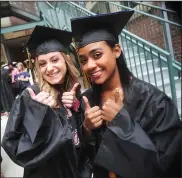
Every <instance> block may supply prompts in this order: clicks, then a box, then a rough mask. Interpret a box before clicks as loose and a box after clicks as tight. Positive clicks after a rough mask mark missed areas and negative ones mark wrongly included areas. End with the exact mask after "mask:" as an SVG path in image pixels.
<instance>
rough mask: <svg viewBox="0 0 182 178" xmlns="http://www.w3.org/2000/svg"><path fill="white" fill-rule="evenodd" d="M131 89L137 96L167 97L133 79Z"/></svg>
mask: <svg viewBox="0 0 182 178" xmlns="http://www.w3.org/2000/svg"><path fill="white" fill-rule="evenodd" d="M131 87H132V88H133V90H134V91H135V94H136V95H138V96H140V97H141V96H148V97H150V98H151V97H159V98H164V97H168V96H167V95H166V94H165V93H164V92H163V91H161V90H159V89H158V88H157V87H155V86H154V85H152V84H150V83H147V82H145V81H143V80H140V79H138V78H135V79H133V81H132V84H131Z"/></svg>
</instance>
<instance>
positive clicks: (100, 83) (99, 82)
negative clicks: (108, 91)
mask: <svg viewBox="0 0 182 178" xmlns="http://www.w3.org/2000/svg"><path fill="white" fill-rule="evenodd" d="M93 82H94V83H95V84H96V85H102V84H104V81H103V80H95V81H93Z"/></svg>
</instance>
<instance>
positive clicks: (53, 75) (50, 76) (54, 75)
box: [49, 72, 58, 77]
mask: <svg viewBox="0 0 182 178" xmlns="http://www.w3.org/2000/svg"><path fill="white" fill-rule="evenodd" d="M57 74H58V72H57V73H55V74H53V75H49V77H54V76H56V75H57Z"/></svg>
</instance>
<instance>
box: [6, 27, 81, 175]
mask: <svg viewBox="0 0 182 178" xmlns="http://www.w3.org/2000/svg"><path fill="white" fill-rule="evenodd" d="M71 39H72V33H71V32H67V31H62V30H58V29H52V28H48V27H43V26H36V27H35V29H34V31H33V33H32V35H31V37H30V39H29V41H28V44H27V46H28V48H29V50H30V52H33V51H35V53H36V59H35V63H36V72H37V76H38V83H37V85H33V86H30V87H28V88H27V89H25V90H24V91H23V92H22V93H21V94H20V96H18V98H17V99H16V100H15V103H14V105H13V108H12V110H11V113H10V116H9V120H8V123H7V126H6V130H5V134H4V137H3V140H2V147H3V148H4V150H5V151H6V153H7V154H8V155H9V157H10V158H11V159H12V160H13V161H14V162H15V163H16V164H18V165H20V166H22V167H24V178H40V177H42V178H79V172H78V170H77V165H78V161H79V154H80V142H81V138H82V125H81V124H82V121H81V120H80V117H79V110H78V108H79V100H78V99H77V98H79V96H80V90H79V83H78V78H77V76H78V71H77V69H76V68H75V67H74V65H73V61H72V58H70V55H69V50H68V49H69V44H70V43H71Z"/></svg>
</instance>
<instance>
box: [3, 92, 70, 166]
mask: <svg viewBox="0 0 182 178" xmlns="http://www.w3.org/2000/svg"><path fill="white" fill-rule="evenodd" d="M61 120H64V118H61V119H60V118H59V117H58V115H57V114H56V113H55V111H53V110H52V109H51V108H50V107H49V106H46V105H44V104H41V103H38V102H37V101H34V100H32V99H31V97H30V96H29V94H28V92H27V91H26V90H25V91H24V92H23V93H22V95H21V96H20V97H18V98H17V99H16V100H15V103H14V105H13V108H12V111H11V113H10V116H9V119H8V123H7V126H6V130H5V134H4V137H3V141H2V147H3V148H4V150H5V151H6V152H7V154H8V155H9V156H10V158H11V159H12V160H13V161H14V162H15V163H16V164H18V165H20V166H22V167H25V168H29V167H33V166H37V165H40V164H42V163H44V162H45V161H46V160H48V159H49V158H50V157H52V155H53V154H55V153H56V152H57V151H58V150H60V149H61V148H63V147H65V145H67V144H72V133H71V129H70V127H69V124H68V123H67V120H66V121H65V120H64V123H62V122H61Z"/></svg>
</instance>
